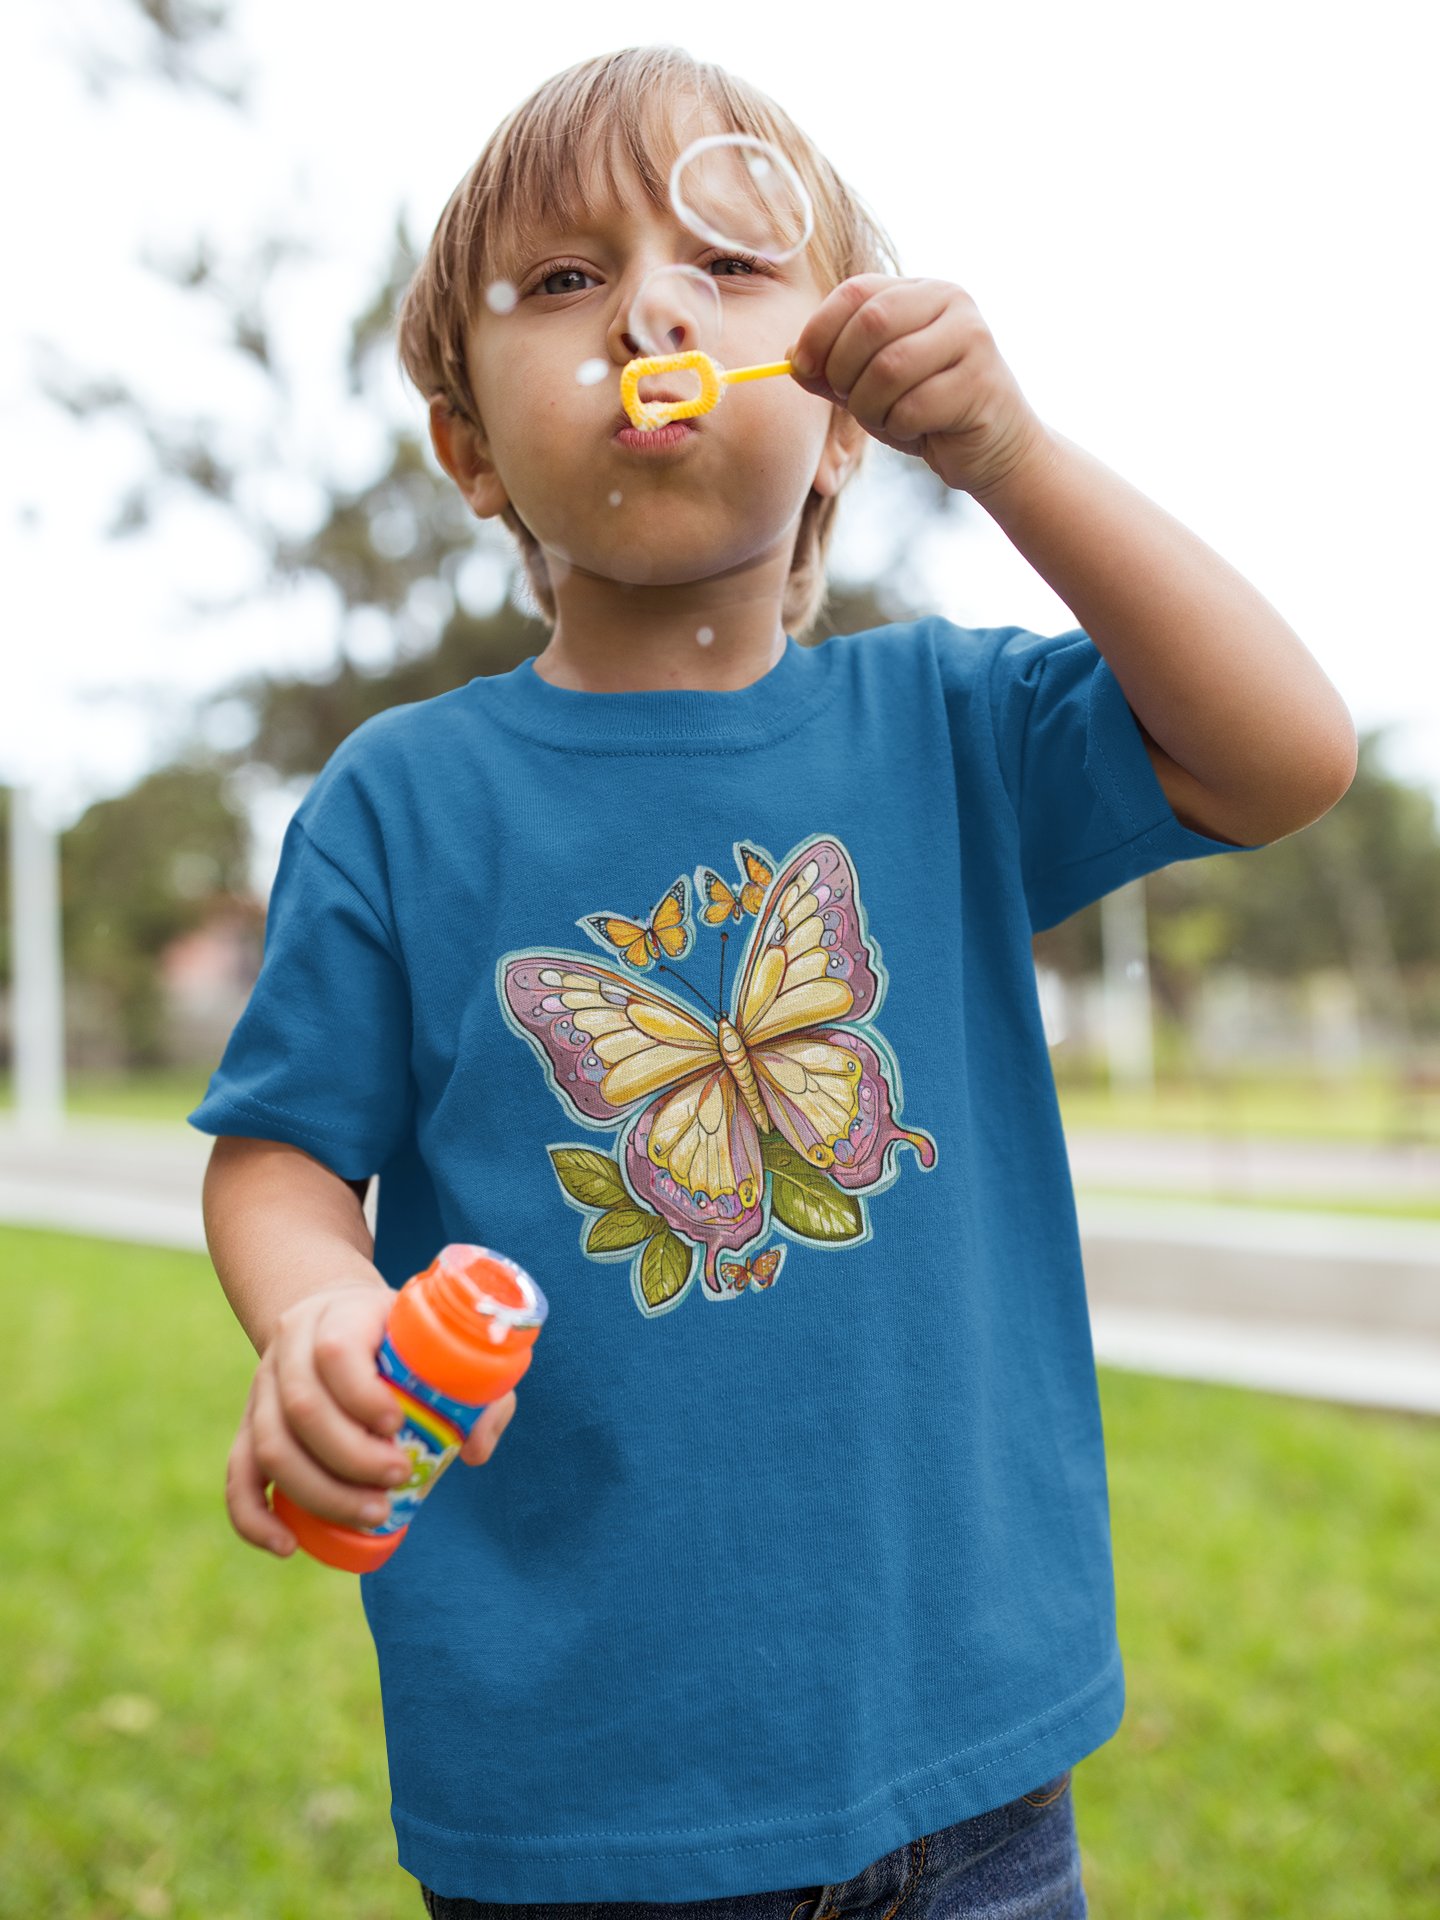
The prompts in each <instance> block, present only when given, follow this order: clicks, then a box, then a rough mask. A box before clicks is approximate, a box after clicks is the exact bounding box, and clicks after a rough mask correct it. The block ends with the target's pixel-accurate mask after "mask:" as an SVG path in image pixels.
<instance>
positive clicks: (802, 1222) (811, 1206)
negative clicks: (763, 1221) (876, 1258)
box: [760, 1133, 865, 1242]
mask: <svg viewBox="0 0 1440 1920" xmlns="http://www.w3.org/2000/svg"><path fill="white" fill-rule="evenodd" d="M760 1156H761V1159H762V1160H763V1162H764V1164H765V1167H766V1169H767V1171H768V1172H769V1175H770V1211H771V1212H772V1213H773V1214H774V1216H775V1218H776V1219H777V1220H778V1221H779V1222H780V1224H781V1226H782V1227H788V1228H789V1229H790V1231H791V1233H798V1234H800V1235H801V1237H802V1238H803V1239H806V1240H825V1241H830V1242H835V1241H842V1240H858V1239H859V1237H860V1235H861V1234H862V1233H863V1232H864V1231H865V1215H864V1212H863V1210H862V1209H861V1206H860V1202H859V1201H858V1200H857V1199H856V1198H855V1196H854V1195H853V1194H850V1193H846V1192H845V1191H844V1190H843V1188H841V1187H837V1186H836V1184H835V1182H834V1181H833V1180H832V1179H831V1178H830V1176H829V1175H828V1174H827V1173H823V1172H822V1171H821V1170H820V1168H819V1167H812V1166H811V1164H810V1162H809V1161H808V1160H807V1159H806V1158H805V1156H804V1155H803V1154H800V1153H797V1152H796V1151H795V1149H794V1147H792V1146H791V1145H790V1142H789V1141H788V1140H786V1139H785V1138H784V1137H783V1135H781V1134H778V1133H770V1134H767V1135H766V1136H765V1138H764V1140H763V1141H762V1143H761V1147H760Z"/></svg>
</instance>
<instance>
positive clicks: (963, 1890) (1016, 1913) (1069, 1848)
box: [422, 1773, 1087, 1920]
mask: <svg viewBox="0 0 1440 1920" xmlns="http://www.w3.org/2000/svg"><path fill="white" fill-rule="evenodd" d="M422 1891H423V1893H424V1895H425V1910H426V1912H427V1913H429V1914H430V1916H431V1920H896V1916H897V1915H900V1920H1085V1914H1086V1912H1087V1908H1086V1905H1085V1889H1084V1887H1083V1886H1082V1885H1081V1884H1080V1849H1079V1847H1078V1846H1077V1844H1076V1841H1075V1813H1074V1809H1073V1807H1072V1806H1071V1803H1070V1776H1069V1774H1068V1773H1066V1774H1062V1775H1061V1776H1060V1778H1059V1779H1058V1780H1052V1781H1050V1782H1049V1784H1048V1785H1047V1786H1043V1787H1037V1788H1036V1789H1035V1791H1034V1792H1033V1793H1027V1794H1023V1795H1022V1796H1021V1797H1020V1799H1018V1800H1012V1801H1011V1802H1010V1803H1009V1805H1008V1806H1004V1807H996V1808H995V1809H994V1810H993V1811H992V1812H990V1813H980V1814H977V1815H976V1816H975V1818H974V1819H973V1820H960V1821H957V1822H956V1824H955V1825H954V1826H953V1827H942V1828H941V1830H940V1831H939V1833H930V1834H926V1835H925V1837H924V1839H922V1840H912V1841H911V1842H910V1844H909V1846H906V1847H897V1848H896V1850H895V1852H894V1853H887V1854H886V1855H885V1857H884V1859H883V1860H876V1861H875V1862H874V1863H873V1864H872V1865H870V1866H868V1867H866V1868H865V1870H864V1872H863V1873H857V1874H856V1876H855V1878H854V1879H853V1880H846V1881H843V1882H842V1883H841V1884H840V1885H839V1886H834V1887H790V1888H787V1889H786V1890H785V1891H783V1892H781V1893H740V1894H735V1895H733V1896H732V1897H731V1898H730V1899H727V1900H682V1901H674V1902H670V1901H658V1900H657V1901H647V1900H595V1901H579V1902H571V1903H558V1902H557V1903H555V1904H549V1905H547V1904H539V1905H535V1906H518V1905H516V1906H507V1905H503V1904H499V1903H495V1902H491V1901H486V1900H447V1899H445V1898H443V1896H441V1895H440V1894H436V1893H431V1891H430V1889H429V1888H428V1887H425V1888H423V1889H422ZM902 1907H903V1909H904V1913H903V1915H901V1914H900V1910H901V1908H902Z"/></svg>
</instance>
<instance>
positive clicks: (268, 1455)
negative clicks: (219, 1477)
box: [225, 1285, 515, 1556]
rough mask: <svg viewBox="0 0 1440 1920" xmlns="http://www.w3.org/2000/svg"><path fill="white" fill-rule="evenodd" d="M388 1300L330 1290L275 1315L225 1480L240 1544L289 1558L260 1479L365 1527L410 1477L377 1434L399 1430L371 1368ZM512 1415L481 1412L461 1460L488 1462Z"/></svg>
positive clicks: (285, 1535) (507, 1408)
mask: <svg viewBox="0 0 1440 1920" xmlns="http://www.w3.org/2000/svg"><path fill="white" fill-rule="evenodd" d="M394 1297H395V1296H394V1295H393V1294H392V1293H391V1292H390V1290H389V1288H388V1287H375V1286H359V1285H348V1286H340V1287H332V1288H330V1289H329V1290H328V1291H326V1292H323V1293H315V1294H310V1295H309V1296H307V1297H306V1298H305V1299H303V1300H301V1301H299V1302H298V1304H297V1305H295V1306H293V1307H291V1308H290V1309H289V1310H288V1311H287V1312H286V1313H284V1314H283V1315H282V1316H281V1318H280V1321H279V1323H278V1326H277V1328H276V1332H275V1336H274V1338H273V1339H272V1340H271V1342H270V1345H269V1346H268V1347H267V1348H266V1350H265V1353H264V1355H263V1356H262V1358H261V1361H260V1364H259V1366H258V1367H257V1368H256V1370H255V1378H254V1381H253V1382H252V1384H251V1388H250V1396H249V1398H248V1400H247V1401H246V1403H245V1412H244V1414H243V1415H242V1416H241V1421H240V1431H239V1433H238V1434H237V1435H236V1437H235V1444H234V1446H233V1447H232V1448H231V1450H230V1462H229V1467H228V1470H227V1472H226V1477H225V1504H226V1507H227V1509H228V1510H229V1514H230V1520H231V1524H232V1525H233V1526H234V1528H235V1531H236V1532H237V1533H238V1534H239V1535H240V1537H241V1539H243V1540H248V1541H249V1542H250V1543H251V1544H252V1546H257V1547H264V1548H266V1549H268V1551H269V1552H271V1553H275V1554H280V1555H282V1556H284V1555H288V1554H291V1553H293V1552H294V1551H295V1536H294V1535H293V1534H292V1533H291V1531H290V1529H289V1528H288V1527H287V1526H286V1525H285V1524H284V1522H283V1521H281V1520H278V1519H277V1518H276V1517H275V1514H274V1513H273V1512H272V1511H271V1508H270V1504H269V1502H268V1500H267V1499H266V1497H265V1490H266V1488H267V1486H269V1485H270V1484H271V1483H272V1482H273V1484H274V1485H276V1486H278V1487H281V1488H283V1489H284V1491H285V1492H286V1493H287V1494H289V1496H290V1498H291V1499H292V1500H294V1501H295V1502H296V1504H297V1505H298V1506H302V1507H304V1508H306V1509H307V1511H309V1512H310V1513H314V1514H318V1515H319V1516H320V1517H321V1518H322V1519H325V1520H334V1521H338V1522H339V1524H340V1525H342V1526H348V1527H373V1526H378V1525H379V1524H380V1523H381V1522H382V1521H383V1520H384V1519H385V1518H386V1516H387V1514H388V1513H389V1510H390V1503H389V1499H388V1497H387V1494H388V1490H389V1489H391V1488H393V1487H396V1486H399V1485H400V1484H401V1483H402V1482H403V1481H405V1480H407V1479H408V1478H409V1477H410V1470H411V1468H410V1460H409V1458H408V1456H407V1455H406V1454H405V1452H404V1451H403V1450H402V1449H401V1448H400V1447H398V1446H396V1445H395V1444H394V1442H393V1441H392V1440H391V1439H390V1438H389V1436H390V1435H391V1434H393V1433H394V1432H395V1431H396V1429H397V1428H398V1427H399V1426H400V1424H401V1419H402V1415H401V1412H400V1407H399V1403H398V1402H397V1401H396V1399H395V1396H394V1394H393V1393H392V1392H391V1391H390V1389H389V1388H388V1387H387V1386H386V1385H385V1383H384V1381H383V1380H382V1379H381V1378H380V1376H379V1375H378V1374H377V1373H376V1371H375V1355H376V1353H377V1352H378V1351H379V1347H380V1342H381V1340H382V1339H383V1337H384V1332H385V1321H386V1318H387V1316H388V1315H389V1312H390V1307H391V1303H392V1302H393V1300H394ZM514 1411H515V1396H514V1394H513V1393H509V1394H506V1396H505V1398H504V1399H503V1400H498V1401H496V1403H495V1404H494V1406H492V1407H487V1408H486V1410H485V1412H484V1413H483V1414H482V1415H481V1417H480V1419H479V1420H478V1421H477V1422H476V1423H475V1426H474V1428H473V1429H472V1431H471V1433H470V1436H469V1438H468V1439H467V1440H466V1442H465V1445H464V1447H463V1448H462V1450H461V1455H460V1457H461V1459H462V1460H465V1461H468V1462H469V1463H470V1464H471V1465H472V1466H474V1465H479V1464H480V1463H481V1462H483V1461H485V1460H488V1459H489V1458H490V1455H491V1454H492V1453H493V1452H494V1450H495V1447H496V1445H497V1444H498V1442H499V1439H500V1435H501V1434H502V1433H503V1432H504V1431H505V1428H506V1426H507V1425H508V1424H509V1421H510V1416H511V1415H512V1414H513V1412H514Z"/></svg>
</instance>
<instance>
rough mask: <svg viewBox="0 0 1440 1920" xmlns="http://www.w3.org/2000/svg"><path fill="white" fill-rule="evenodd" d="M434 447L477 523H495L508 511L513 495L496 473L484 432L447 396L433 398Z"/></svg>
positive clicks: (431, 427)
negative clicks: (482, 521)
mask: <svg viewBox="0 0 1440 1920" xmlns="http://www.w3.org/2000/svg"><path fill="white" fill-rule="evenodd" d="M430 444H431V446H433V447H434V449H435V458H436V459H437V460H438V461H439V462H440V464H441V466H442V467H443V468H444V469H445V471H446V472H447V473H448V474H449V476H450V478H451V479H452V480H453V481H454V482H455V484H456V486H457V487H459V489H460V491H461V493H462V494H463V495H464V496H465V502H466V505H467V506H468V507H469V509H470V511H471V512H472V513H473V514H474V515H475V517H476V519H477V520H493V519H494V518H495V516H496V515H497V514H500V513H503V512H504V511H505V509H506V507H508V506H509V504H510V496H509V494H508V493H506V491H505V488H504V486H503V485H502V484H501V480H500V475H499V474H498V473H497V472H496V471H495V464H494V462H493V461H492V460H491V458H490V449H489V445H488V443H487V442H486V439H485V435H484V433H483V431H482V430H481V428H480V427H478V426H477V425H476V424H475V422H474V421H473V420H467V419H466V418H465V416H464V414H463V413H457V412H456V410H455V409H454V407H452V406H451V404H450V402H449V401H448V400H447V399H446V398H445V396H444V394H443V393H437V394H434V395H432V396H431V400H430Z"/></svg>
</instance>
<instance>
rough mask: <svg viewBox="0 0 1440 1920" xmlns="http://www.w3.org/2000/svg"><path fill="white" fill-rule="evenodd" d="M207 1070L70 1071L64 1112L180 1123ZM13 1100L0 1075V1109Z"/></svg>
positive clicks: (198, 1096)
mask: <svg viewBox="0 0 1440 1920" xmlns="http://www.w3.org/2000/svg"><path fill="white" fill-rule="evenodd" d="M209 1079H210V1070H209V1068H208V1067H156V1068H152V1069H146V1070H138V1071H136V1072H133V1073H82V1072H75V1071H72V1072H71V1073H69V1074H67V1076H66V1081H65V1106H66V1111H67V1112H69V1113H74V1114H84V1115H87V1116H88V1115H97V1116H101V1117H103V1118H105V1119H110V1120H177V1121H178V1120H183V1119H184V1118H185V1116H186V1114H187V1113H193V1112H194V1110H195V1108H196V1107H198V1106H199V1104H200V1102H201V1100H203V1099H204V1097H205V1088H206V1086H207V1084H208V1083H209ZM12 1098H13V1093H12V1089H11V1086H10V1081H9V1078H8V1076H6V1075H4V1074H0V1110H3V1109H4V1108H6V1107H8V1106H9V1105H10V1103H11V1100H12Z"/></svg>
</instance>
